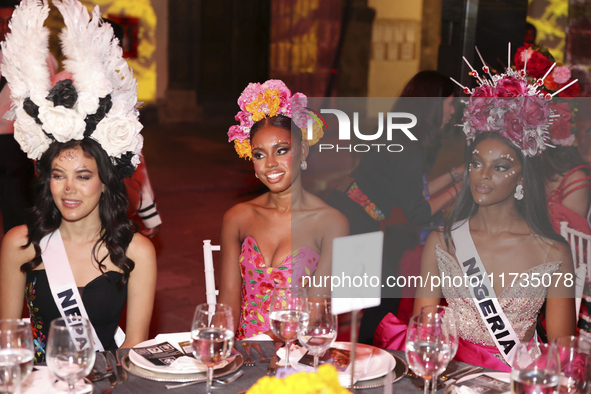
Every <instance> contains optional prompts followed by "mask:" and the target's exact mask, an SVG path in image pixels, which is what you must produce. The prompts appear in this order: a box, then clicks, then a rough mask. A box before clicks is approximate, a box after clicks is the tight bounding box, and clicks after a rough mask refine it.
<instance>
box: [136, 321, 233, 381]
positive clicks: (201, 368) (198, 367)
mask: <svg viewBox="0 0 591 394" xmlns="http://www.w3.org/2000/svg"><path fill="white" fill-rule="evenodd" d="M175 336H177V337H179V334H175ZM190 339H191V334H190V333H188V332H187V333H186V338H185V336H184V335H180V339H178V340H168V342H169V343H170V344H171V345H172V346H174V347H175V348H177V349H178V350H179V351H181V352H182V349H181V348H180V347H179V344H178V343H179V342H182V341H189V340H190ZM166 341H167V340H166V339H163V338H162V337H160V338H158V337H157V338H154V339H150V340H147V341H144V342H142V343H138V344H137V345H136V347H146V346H154V345H157V344H159V343H162V342H166ZM129 359H130V360H131V362H132V363H134V364H135V365H137V366H138V367H141V368H144V369H147V370H148V371H152V372H160V373H170V374H176V375H186V374H192V373H200V372H205V371H207V367H206V366H205V364H203V363H202V362H201V361H199V360H196V359H195V360H194V361H195V367H194V368H184V369H173V368H171V367H169V366H164V365H154V364H152V363H151V362H150V361H148V360H146V359H145V358H144V357H142V356H140V355H139V354H137V353H136V352H135V351H133V349H132V350H130V352H129ZM232 360H233V357H230V358H229V359H227V360H224V361H223V362H221V363H220V364H217V365H216V366H215V367H213V369H218V368H223V367H225V366H226V365H228V363H229V362H231V361H232Z"/></svg>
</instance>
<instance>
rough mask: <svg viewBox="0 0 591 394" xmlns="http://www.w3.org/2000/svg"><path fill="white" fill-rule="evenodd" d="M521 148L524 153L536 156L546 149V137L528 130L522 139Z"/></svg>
mask: <svg viewBox="0 0 591 394" xmlns="http://www.w3.org/2000/svg"><path fill="white" fill-rule="evenodd" d="M517 141H519V140H517ZM517 141H513V142H517ZM520 148H521V151H522V152H523V154H524V155H526V156H530V157H533V156H536V155H537V154H538V153H540V152H541V151H542V150H544V139H543V138H542V136H541V135H539V134H538V133H537V132H535V131H533V130H528V131H526V133H525V135H524V136H523V139H522V140H521V146H520Z"/></svg>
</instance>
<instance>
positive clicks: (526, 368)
mask: <svg viewBox="0 0 591 394" xmlns="http://www.w3.org/2000/svg"><path fill="white" fill-rule="evenodd" d="M559 382H560V360H559V357H558V349H557V347H556V345H555V344H552V343H536V342H528V343H520V344H519V345H517V349H516V350H515V358H514V359H513V367H512V369H511V392H512V393H513V394H557V393H558V386H559Z"/></svg>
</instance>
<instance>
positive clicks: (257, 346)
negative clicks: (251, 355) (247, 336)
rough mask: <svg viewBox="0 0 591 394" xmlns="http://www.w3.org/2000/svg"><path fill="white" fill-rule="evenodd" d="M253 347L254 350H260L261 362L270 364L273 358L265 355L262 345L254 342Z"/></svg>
mask: <svg viewBox="0 0 591 394" xmlns="http://www.w3.org/2000/svg"><path fill="white" fill-rule="evenodd" d="M252 347H253V348H254V350H256V351H257V352H259V354H260V355H261V359H260V360H259V363H261V364H268V363H269V362H270V361H271V358H268V357H265V355H264V354H263V351H262V350H261V346H260V345H259V344H258V343H253V344H252Z"/></svg>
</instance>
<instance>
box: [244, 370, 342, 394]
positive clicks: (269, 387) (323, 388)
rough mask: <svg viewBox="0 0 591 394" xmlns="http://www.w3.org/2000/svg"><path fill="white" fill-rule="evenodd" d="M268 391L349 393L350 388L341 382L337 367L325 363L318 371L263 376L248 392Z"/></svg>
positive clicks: (262, 393)
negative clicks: (281, 376)
mask: <svg viewBox="0 0 591 394" xmlns="http://www.w3.org/2000/svg"><path fill="white" fill-rule="evenodd" d="M268 393H299V394H320V393H322V394H348V393H349V390H347V389H346V388H344V387H342V386H341V385H340V384H339V379H338V377H337V370H336V369H335V367H333V366H332V365H330V364H324V365H321V366H319V367H318V372H298V373H294V374H291V375H289V376H287V377H286V378H284V379H281V378H276V377H270V376H265V377H262V378H261V379H259V380H258V381H257V382H256V383H255V384H254V386H252V387H251V388H250V389H249V390H248V391H247V393H246V394H268Z"/></svg>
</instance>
